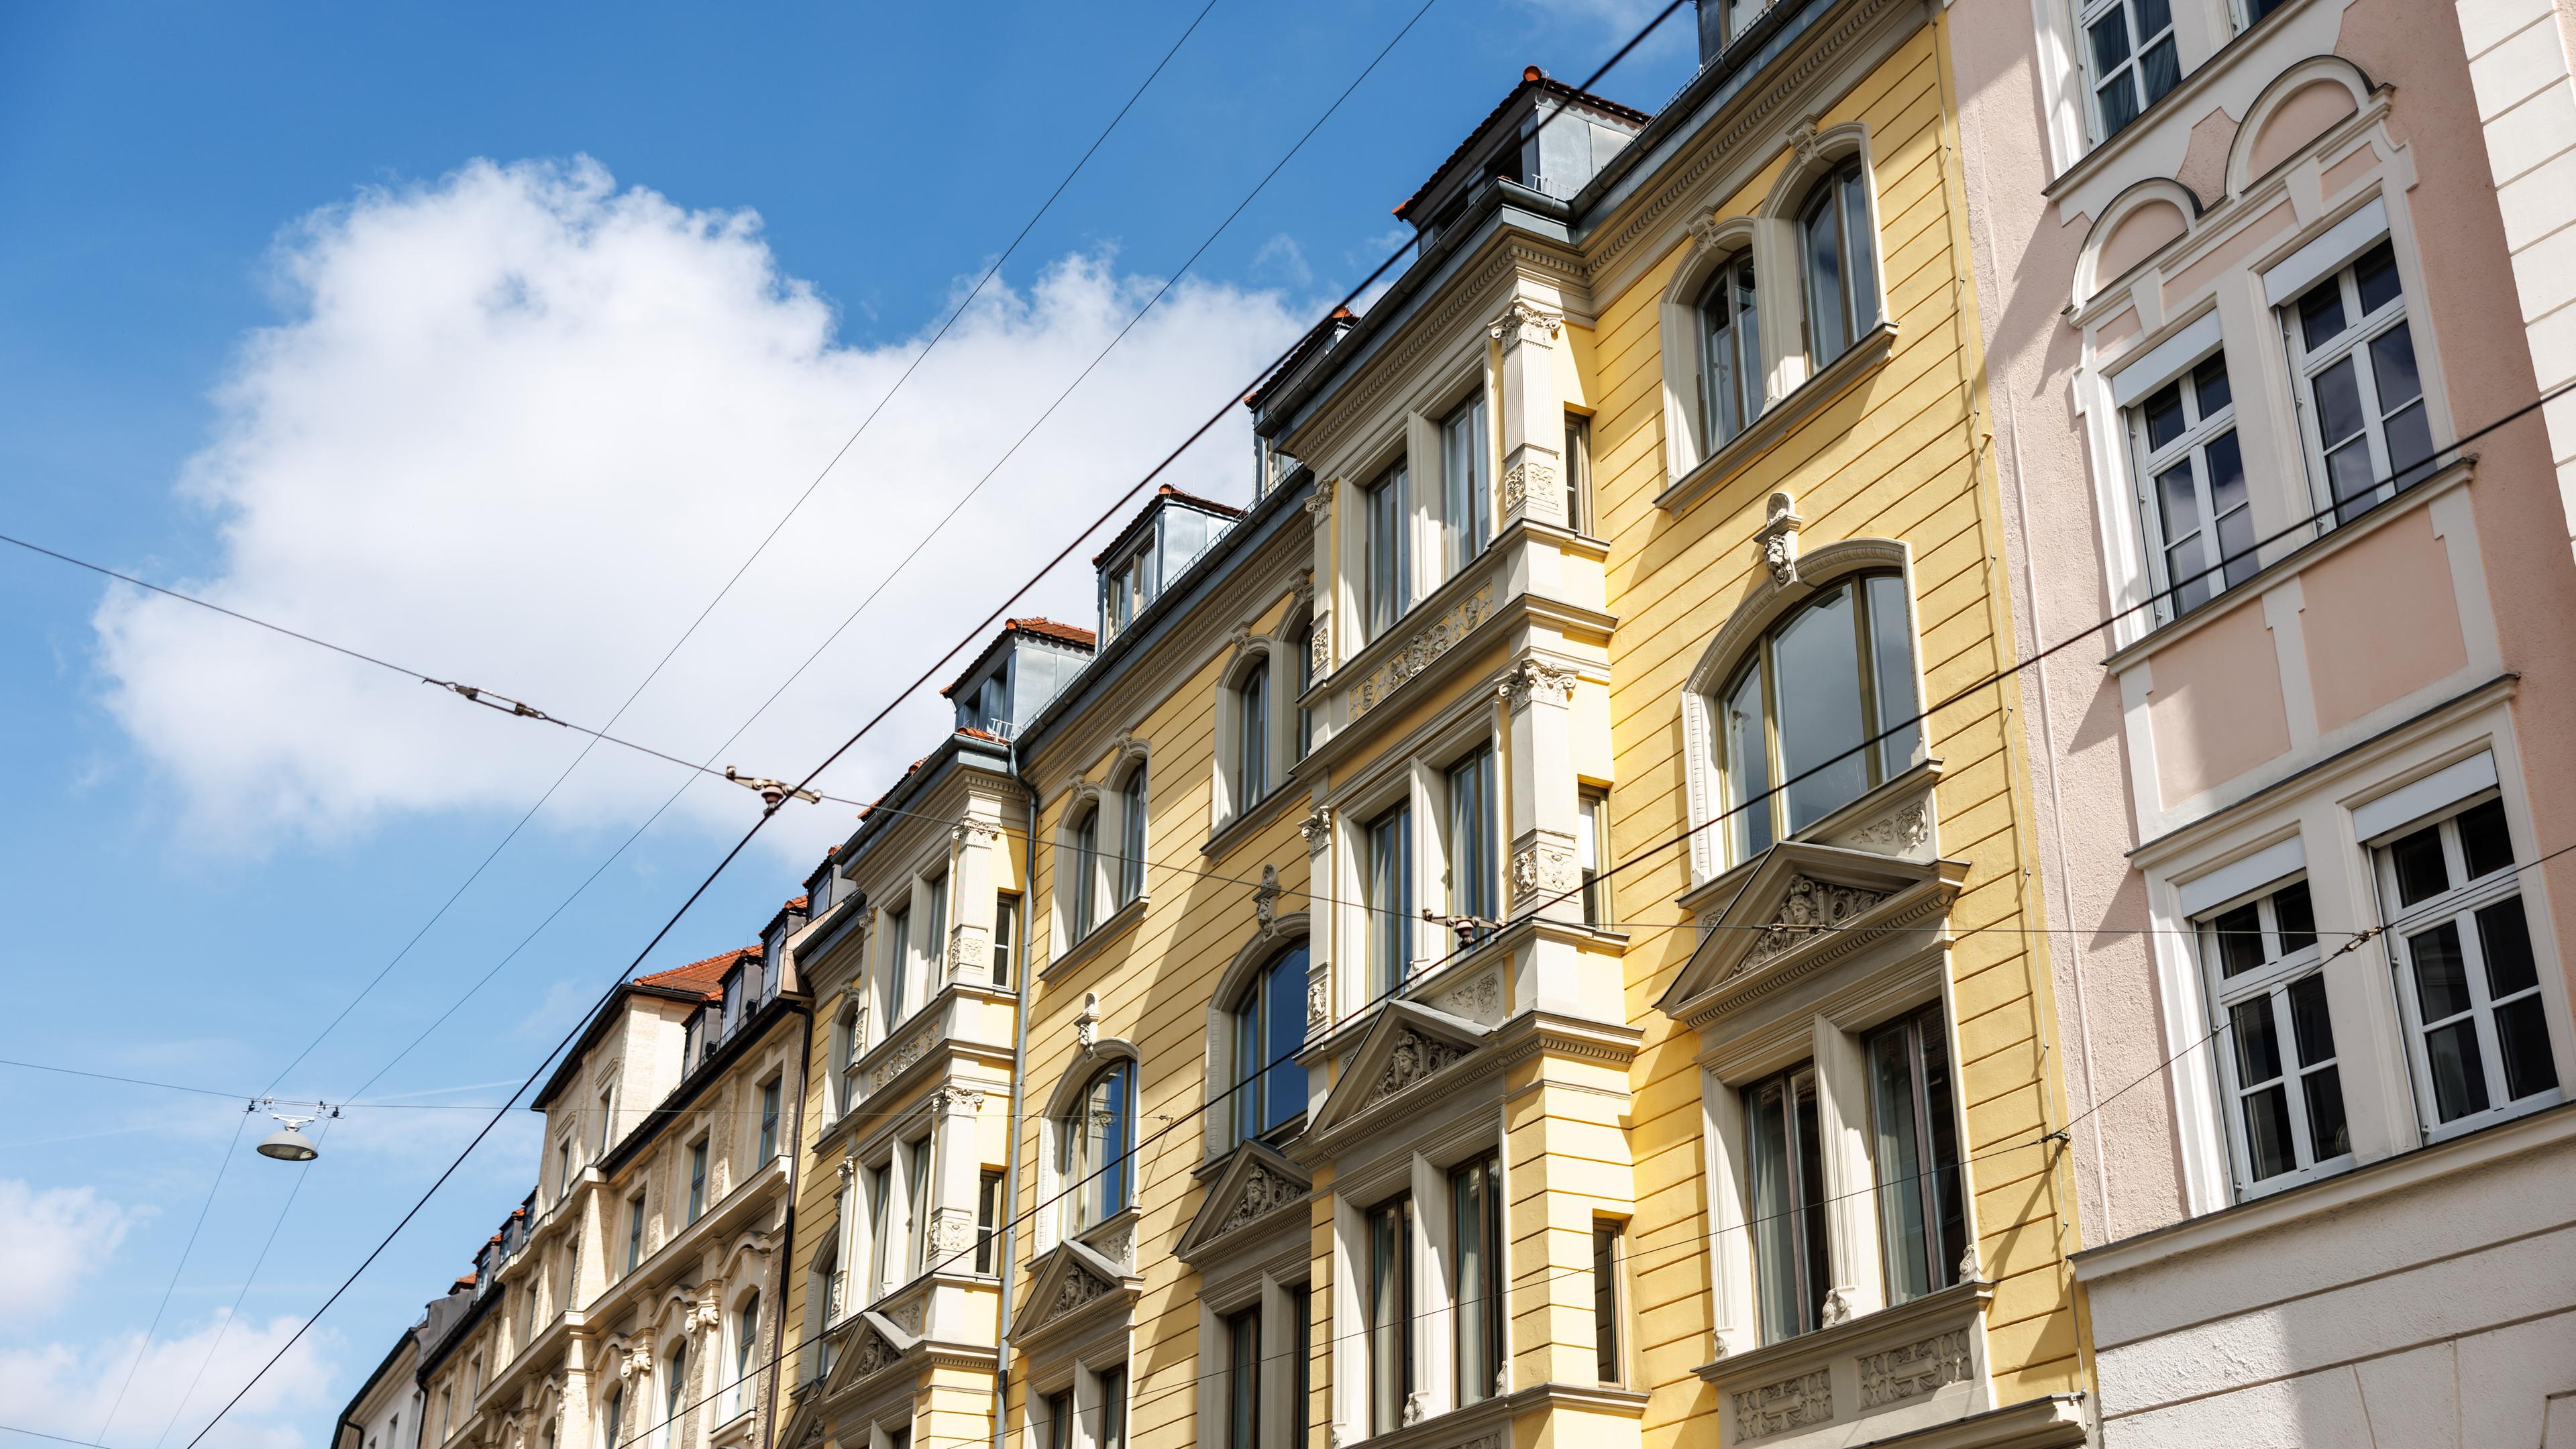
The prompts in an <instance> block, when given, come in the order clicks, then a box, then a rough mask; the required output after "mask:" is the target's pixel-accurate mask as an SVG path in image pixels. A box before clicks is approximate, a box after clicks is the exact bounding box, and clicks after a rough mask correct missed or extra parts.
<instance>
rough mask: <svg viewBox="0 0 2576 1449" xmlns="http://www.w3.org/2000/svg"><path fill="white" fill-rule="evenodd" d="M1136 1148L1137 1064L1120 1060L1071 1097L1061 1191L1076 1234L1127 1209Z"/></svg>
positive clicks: (1124, 1059) (1065, 1127) (1065, 1134)
mask: <svg viewBox="0 0 2576 1449" xmlns="http://www.w3.org/2000/svg"><path fill="white" fill-rule="evenodd" d="M1135 1150H1136V1064H1135V1063H1134V1062H1132V1061H1129V1060H1127V1059H1126V1058H1124V1057H1121V1058H1119V1059H1118V1060H1117V1061H1115V1062H1113V1063H1111V1064H1110V1065H1108V1066H1106V1067H1103V1068H1102V1069H1101V1070H1100V1072H1099V1073H1098V1074H1097V1075H1095V1076H1094V1077H1092V1079H1091V1081H1090V1083H1089V1084H1088V1085H1086V1086H1085V1087H1084V1088H1083V1089H1082V1095H1081V1097H1080V1098H1078V1099H1076V1103H1075V1106H1074V1118H1073V1120H1072V1121H1070V1122H1067V1123H1065V1124H1064V1152H1063V1157H1062V1165H1063V1170H1064V1188H1065V1191H1066V1193H1067V1194H1068V1201H1070V1202H1071V1204H1072V1209H1073V1211H1072V1224H1073V1231H1074V1232H1077V1233H1080V1232H1083V1231H1086V1230H1087V1229H1090V1228H1093V1227H1096V1226H1098V1225H1099V1224H1101V1223H1104V1222H1107V1221H1108V1220H1109V1219H1111V1218H1113V1217H1116V1216H1117V1215H1118V1214H1120V1213H1122V1212H1124V1211H1126V1210H1127V1202H1128V1188H1127V1185H1128V1180H1129V1175H1130V1166H1129V1163H1130V1159H1131V1157H1132V1155H1133V1154H1134V1152H1135Z"/></svg>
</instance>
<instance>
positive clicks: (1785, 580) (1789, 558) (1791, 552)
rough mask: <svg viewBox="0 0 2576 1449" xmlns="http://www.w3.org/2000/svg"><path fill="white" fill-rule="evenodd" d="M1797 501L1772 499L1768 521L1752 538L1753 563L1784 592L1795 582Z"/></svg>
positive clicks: (1778, 495)
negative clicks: (1768, 571)
mask: <svg viewBox="0 0 2576 1449" xmlns="http://www.w3.org/2000/svg"><path fill="white" fill-rule="evenodd" d="M1806 521H1807V520H1805V519H1803V518H1800V517H1799V516H1798V501H1797V500H1796V499H1795V498H1792V497H1790V496H1789V495H1788V494H1786V493H1774V494H1772V495H1771V507H1770V517H1769V518H1768V519H1766V520H1765V521H1764V523H1763V525H1762V528H1761V531H1760V532H1758V533H1756V534H1754V535H1753V561H1754V562H1755V563H1758V564H1760V565H1762V567H1764V568H1765V569H1768V570H1770V573H1771V584H1772V587H1774V588H1783V587H1786V586H1787V585H1790V584H1793V583H1796V582H1797V581H1798V528H1799V526H1800V525H1802V524H1804V523H1805V522H1806Z"/></svg>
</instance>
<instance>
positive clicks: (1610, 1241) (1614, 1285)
mask: <svg viewBox="0 0 2576 1449" xmlns="http://www.w3.org/2000/svg"><path fill="white" fill-rule="evenodd" d="M1627 1235H1628V1225H1627V1224H1625V1223H1622V1222H1618V1221H1615V1220H1613V1219H1610V1218H1594V1219H1593V1220H1592V1362H1593V1369H1594V1372H1595V1373H1596V1374H1597V1375H1598V1377H1599V1378H1600V1380H1601V1382H1603V1383H1604V1384H1616V1383H1623V1382H1625V1381H1626V1379H1627V1371H1626V1369H1625V1368H1624V1367H1623V1365H1624V1362H1625V1360H1624V1359H1623V1358H1622V1350H1621V1349H1620V1347H1619V1336H1620V1335H1619V1328H1620V1324H1621V1321H1622V1318H1621V1313H1620V1308H1619V1302H1620V1299H1621V1297H1622V1293H1621V1288H1622V1284H1621V1283H1620V1278H1619V1275H1620V1271H1621V1269H1622V1268H1623V1267H1624V1265H1625V1264H1626V1262H1627V1259H1628V1253H1627Z"/></svg>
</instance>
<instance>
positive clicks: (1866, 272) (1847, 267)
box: [1798, 156, 1878, 368]
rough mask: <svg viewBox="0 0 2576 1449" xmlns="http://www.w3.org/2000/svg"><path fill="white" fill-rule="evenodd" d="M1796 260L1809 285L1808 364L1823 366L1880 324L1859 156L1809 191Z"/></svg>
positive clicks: (1874, 258)
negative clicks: (1797, 258) (1797, 259)
mask: <svg viewBox="0 0 2576 1449" xmlns="http://www.w3.org/2000/svg"><path fill="white" fill-rule="evenodd" d="M1798 257H1799V264H1800V267H1801V269H1802V270H1803V271H1804V272H1805V273H1806V283H1807V364H1808V366H1809V367H1810V368H1821V367H1823V366H1824V365H1825V364H1826V363H1829V362H1831V361H1833V360H1834V359H1835V358H1837V357H1840V356H1842V355H1843V350H1844V349H1845V348H1848V347H1850V346H1851V345H1852V344H1853V343H1854V342H1857V341H1859V340H1860V336H1861V334H1862V333H1864V332H1867V331H1868V330H1869V329H1871V328H1873V327H1875V326H1877V325H1878V247H1877V239H1876V237H1875V236H1874V235H1873V233H1872V230H1871V228H1870V224H1869V176H1868V173H1867V172H1865V171H1863V170H1862V169H1861V164H1860V158H1859V157H1857V156H1855V157H1852V158H1851V159H1850V160H1847V161H1845V162H1843V163H1842V164H1841V165H1839V166H1837V167H1835V168H1834V169H1833V172H1832V174H1830V175H1828V176H1826V177H1825V178H1824V179H1823V180H1821V181H1818V182H1817V183H1816V186H1815V189H1814V190H1813V191H1810V192H1808V193H1807V204H1806V205H1805V206H1803V207H1801V208H1799V211H1798Z"/></svg>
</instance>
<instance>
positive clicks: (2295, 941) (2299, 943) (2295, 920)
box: [2272, 880, 2317, 956]
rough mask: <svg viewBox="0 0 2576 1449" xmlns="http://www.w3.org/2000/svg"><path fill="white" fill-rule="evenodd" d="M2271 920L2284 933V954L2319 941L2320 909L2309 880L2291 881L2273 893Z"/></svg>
mask: <svg viewBox="0 0 2576 1449" xmlns="http://www.w3.org/2000/svg"><path fill="white" fill-rule="evenodd" d="M2272 922H2273V925H2274V926H2276V927H2277V928H2278V931H2279V935H2280V937H2281V954H2282V955H2284V956H2287V955H2290V954H2291V953H2293V952H2296V951H2304V950H2306V949H2308V948H2309V947H2310V946H2313V945H2315V944H2316V943H2317V911H2316V905H2315V903H2314V902H2313V901H2312V900H2311V899H2310V898H2309V896H2308V883H2307V882H2306V881H2303V880H2299V881H2292V882H2290V883H2289V884H2288V885H2285V886H2283V887H2281V888H2280V889H2279V890H2277V891H2274V892H2273V893H2272Z"/></svg>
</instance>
